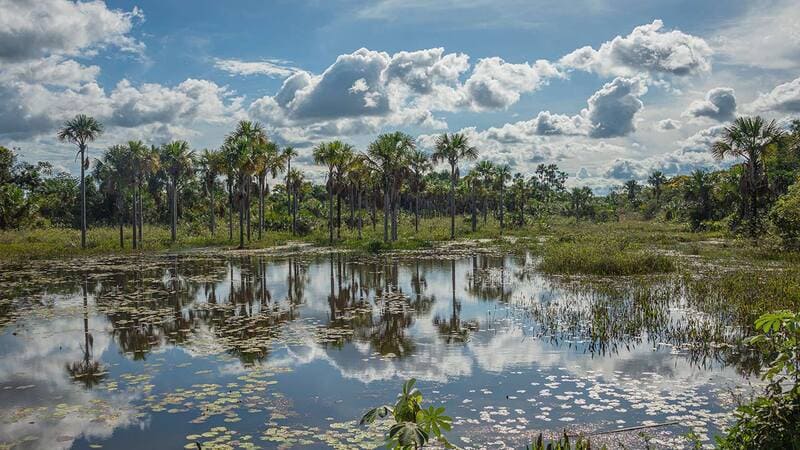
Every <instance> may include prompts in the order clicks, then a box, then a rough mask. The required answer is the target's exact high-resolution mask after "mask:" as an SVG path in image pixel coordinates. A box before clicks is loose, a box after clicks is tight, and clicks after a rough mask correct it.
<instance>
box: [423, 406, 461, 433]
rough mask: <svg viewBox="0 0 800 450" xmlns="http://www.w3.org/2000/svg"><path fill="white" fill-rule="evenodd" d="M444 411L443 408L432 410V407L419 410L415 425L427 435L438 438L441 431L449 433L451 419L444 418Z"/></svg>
mask: <svg viewBox="0 0 800 450" xmlns="http://www.w3.org/2000/svg"><path fill="white" fill-rule="evenodd" d="M444 411H445V409H444V407H439V408H434V407H433V406H431V407H429V408H428V409H423V410H420V411H419V412H418V413H417V423H419V424H420V425H421V426H422V428H423V429H424V430H425V431H427V432H428V433H430V434H433V435H434V436H437V437H439V436H441V435H442V430H444V431H450V430H451V429H452V424H453V419H452V418H450V417H448V416H445V415H444Z"/></svg>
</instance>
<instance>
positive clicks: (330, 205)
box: [328, 171, 333, 244]
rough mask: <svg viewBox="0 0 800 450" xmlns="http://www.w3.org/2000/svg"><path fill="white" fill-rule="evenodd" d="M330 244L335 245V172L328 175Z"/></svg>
mask: <svg viewBox="0 0 800 450" xmlns="http://www.w3.org/2000/svg"><path fill="white" fill-rule="evenodd" d="M328 242H329V243H330V244H333V172H332V171H331V172H329V173H328Z"/></svg>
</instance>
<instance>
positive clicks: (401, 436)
mask: <svg viewBox="0 0 800 450" xmlns="http://www.w3.org/2000/svg"><path fill="white" fill-rule="evenodd" d="M389 440H391V441H396V442H397V443H398V444H400V445H401V446H403V447H416V448H419V447H423V446H424V445H425V444H427V443H428V433H426V432H425V430H423V429H422V428H420V427H419V426H418V425H417V424H416V423H414V422H401V423H396V424H394V425H392V427H391V428H389Z"/></svg>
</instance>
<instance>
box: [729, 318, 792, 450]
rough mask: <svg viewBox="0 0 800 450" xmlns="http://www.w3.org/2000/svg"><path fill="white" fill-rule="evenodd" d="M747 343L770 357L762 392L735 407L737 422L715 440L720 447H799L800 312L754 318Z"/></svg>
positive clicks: (763, 376) (764, 375)
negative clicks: (753, 328) (753, 330)
mask: <svg viewBox="0 0 800 450" xmlns="http://www.w3.org/2000/svg"><path fill="white" fill-rule="evenodd" d="M755 325H756V330H758V332H759V334H758V335H756V336H754V337H752V338H750V339H749V343H750V344H751V345H752V346H754V347H755V348H756V349H758V350H759V351H760V352H762V353H763V354H764V356H765V357H767V358H770V359H771V360H772V363H770V365H769V367H768V368H767V370H766V371H765V372H764V374H763V375H762V378H763V379H764V380H766V381H768V384H767V386H766V388H765V390H764V394H763V395H761V396H760V397H757V398H756V399H755V400H753V401H752V402H750V403H747V404H745V405H742V406H740V407H739V408H738V409H737V410H736V413H735V414H736V423H735V424H734V425H733V426H732V427H731V428H730V429H729V430H728V435H727V436H725V437H724V438H721V439H719V440H718V444H719V448H723V449H750V448H759V449H800V313H794V312H790V311H779V312H775V313H770V314H764V315H762V316H761V317H759V318H758V320H756V323H755Z"/></svg>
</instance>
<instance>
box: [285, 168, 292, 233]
mask: <svg viewBox="0 0 800 450" xmlns="http://www.w3.org/2000/svg"><path fill="white" fill-rule="evenodd" d="M290 173H292V158H291V157H289V158H286V211H287V212H289V213H291V211H292V191H291V190H289V174H290ZM292 233H294V229H292Z"/></svg>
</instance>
